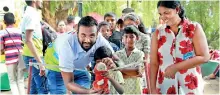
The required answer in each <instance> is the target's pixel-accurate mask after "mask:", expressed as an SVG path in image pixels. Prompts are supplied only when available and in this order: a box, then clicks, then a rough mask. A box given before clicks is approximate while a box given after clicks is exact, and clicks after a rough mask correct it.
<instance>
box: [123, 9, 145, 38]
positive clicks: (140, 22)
mask: <svg viewBox="0 0 220 95" xmlns="http://www.w3.org/2000/svg"><path fill="white" fill-rule="evenodd" d="M129 13H133V14H135V11H134V9H133V8H125V9H123V10H122V16H121V18H122V19H124V16H125V15H126V14H129ZM137 17H138V20H139V23H138V26H137V27H138V29H139V31H140V32H142V33H144V34H147V31H146V27H145V25H144V23H143V20H142V19H141V17H140V16H137Z"/></svg>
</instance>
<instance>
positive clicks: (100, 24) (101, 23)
mask: <svg viewBox="0 0 220 95" xmlns="http://www.w3.org/2000/svg"><path fill="white" fill-rule="evenodd" d="M104 25H107V26H109V27H110V24H109V23H108V22H106V21H102V22H100V23H99V24H98V28H97V30H98V31H100V29H101V27H102V26H104Z"/></svg>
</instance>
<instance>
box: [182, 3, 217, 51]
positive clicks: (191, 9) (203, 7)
mask: <svg viewBox="0 0 220 95" xmlns="http://www.w3.org/2000/svg"><path fill="white" fill-rule="evenodd" d="M182 4H183V6H184V7H185V10H186V16H187V18H189V19H190V20H192V21H196V22H198V23H200V24H201V26H202V27H203V30H204V32H205V34H206V37H207V40H208V44H209V45H210V46H212V47H213V48H215V49H218V48H219V1H190V2H187V1H182Z"/></svg>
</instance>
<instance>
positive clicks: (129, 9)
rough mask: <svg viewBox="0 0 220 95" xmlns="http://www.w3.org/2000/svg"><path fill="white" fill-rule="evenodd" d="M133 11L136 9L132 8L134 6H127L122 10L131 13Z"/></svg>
mask: <svg viewBox="0 0 220 95" xmlns="http://www.w3.org/2000/svg"><path fill="white" fill-rule="evenodd" d="M131 12H134V9H132V8H125V9H123V10H122V13H124V14H127V13H131Z"/></svg>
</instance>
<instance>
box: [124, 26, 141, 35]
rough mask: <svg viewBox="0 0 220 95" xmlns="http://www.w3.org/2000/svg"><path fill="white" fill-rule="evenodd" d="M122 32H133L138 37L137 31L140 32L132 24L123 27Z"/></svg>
mask: <svg viewBox="0 0 220 95" xmlns="http://www.w3.org/2000/svg"><path fill="white" fill-rule="evenodd" d="M123 32H124V34H134V35H136V36H137V37H138V32H140V31H139V30H138V28H137V27H135V26H134V25H129V26H127V27H125V28H124V30H123Z"/></svg>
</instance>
